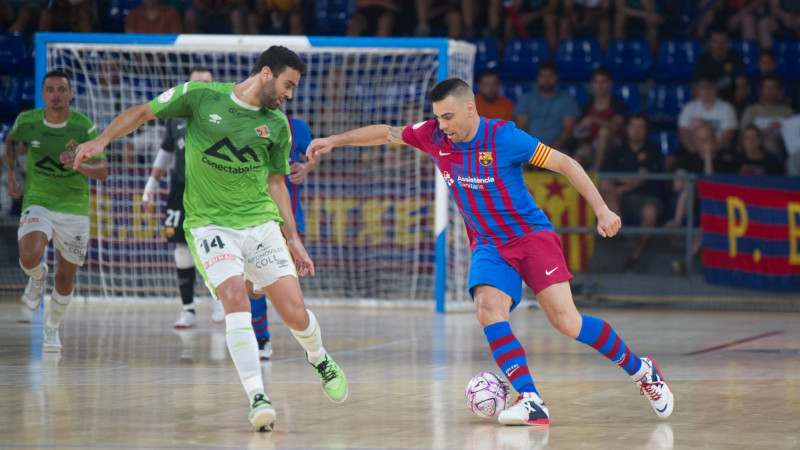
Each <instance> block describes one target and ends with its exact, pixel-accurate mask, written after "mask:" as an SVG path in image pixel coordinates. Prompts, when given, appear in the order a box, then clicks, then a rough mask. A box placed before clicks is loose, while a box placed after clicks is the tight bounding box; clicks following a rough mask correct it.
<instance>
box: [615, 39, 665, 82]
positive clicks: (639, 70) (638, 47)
mask: <svg viewBox="0 0 800 450" xmlns="http://www.w3.org/2000/svg"><path fill="white" fill-rule="evenodd" d="M605 65H606V67H608V69H609V70H611V78H612V79H613V80H614V81H643V80H645V79H646V78H648V77H649V76H650V72H651V71H652V70H653V55H652V54H651V53H650V44H649V43H648V42H647V41H646V40H644V39H631V40H614V41H611V44H610V45H609V46H608V50H607V51H606V62H605Z"/></svg>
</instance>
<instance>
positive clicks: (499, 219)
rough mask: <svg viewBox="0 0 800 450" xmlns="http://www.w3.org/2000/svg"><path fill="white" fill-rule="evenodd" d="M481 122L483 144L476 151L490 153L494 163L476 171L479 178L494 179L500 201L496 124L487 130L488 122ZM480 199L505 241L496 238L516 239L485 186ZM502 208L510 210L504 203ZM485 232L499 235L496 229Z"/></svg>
mask: <svg viewBox="0 0 800 450" xmlns="http://www.w3.org/2000/svg"><path fill="white" fill-rule="evenodd" d="M483 121H484V126H483V142H481V143H480V145H481V148H478V149H476V150H478V151H479V152H481V151H483V152H487V153H491V155H492V161H494V162H493V163H492V164H491V165H490V166H483V165H482V164H479V165H478V171H479V172H480V176H481V178H489V177H493V178H494V182H495V187H496V192H497V193H498V194H500V196H501V199H502V193H501V192H500V187H501V183H500V178H499V177H498V176H497V164H496V163H497V158H496V157H497V152H496V149H495V148H494V145H493V144H494V136H495V134H496V133H497V124H495V125H494V126H492V129H491V130H489V126H488V125H489V124H488V123H487V122H488V120H486V119H485V118H484V119H483ZM490 132H491V135H489V133H490ZM490 143H491V144H492V146H491V148H490V147H489V145H490ZM490 170H491V173H490V172H489V171H490ZM481 198H482V199H483V203H484V204H485V205H486V210H487V211H488V212H489V216H490V217H492V218H493V219H495V223H496V224H497V227H499V228H500V229H501V230H503V233H505V239H503V238H502V237H501V236H498V237H499V238H501V239H503V240H509V239H512V238H514V237H516V235H517V234H516V233H514V229H513V228H512V227H511V225H509V224H508V223H507V222H506V220H505V218H504V217H503V215H502V214H501V213H500V211H499V210H498V208H497V205H495V199H494V197H493V196H492V190H491V189H488V186H487V189H484V190H483V192H482V193H481ZM503 206H505V207H506V209H509V210H510V208H508V205H506V204H505V203H504V205H503ZM486 231H487V234H488V233H492V234H497V235H499V234H500V233H498V232H497V231H498V230H497V229H496V228H495V229H490V230H486Z"/></svg>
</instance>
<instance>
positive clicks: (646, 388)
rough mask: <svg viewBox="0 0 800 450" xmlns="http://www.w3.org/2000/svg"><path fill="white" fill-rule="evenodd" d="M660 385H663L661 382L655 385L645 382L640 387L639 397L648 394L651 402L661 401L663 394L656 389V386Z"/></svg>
mask: <svg viewBox="0 0 800 450" xmlns="http://www.w3.org/2000/svg"><path fill="white" fill-rule="evenodd" d="M660 385H661V382H660V381H659V382H655V383H648V382H643V383H642V385H641V386H640V387H639V395H644V394H645V393H647V397H648V398H649V399H650V400H651V401H657V400H661V392H659V391H658V389H656V386H660Z"/></svg>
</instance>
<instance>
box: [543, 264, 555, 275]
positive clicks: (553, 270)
mask: <svg viewBox="0 0 800 450" xmlns="http://www.w3.org/2000/svg"><path fill="white" fill-rule="evenodd" d="M556 269H558V266H556V267H554V268H552V269H550V270H545V271H544V274H545V275H547V276H550V274H551V273H553V272H555V271H556Z"/></svg>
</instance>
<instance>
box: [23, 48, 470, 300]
mask: <svg viewBox="0 0 800 450" xmlns="http://www.w3.org/2000/svg"><path fill="white" fill-rule="evenodd" d="M276 44H278V45H285V46H287V47H289V48H291V49H292V50H294V51H295V52H297V53H298V54H299V55H300V56H301V57H302V58H303V60H304V61H305V62H306V64H307V72H306V73H305V75H303V77H302V78H301V81H300V84H299V86H298V87H297V88H296V89H295V91H294V98H293V99H292V100H291V101H289V102H287V104H286V105H285V111H286V113H287V114H288V115H291V116H294V117H297V118H300V119H303V120H305V121H306V122H307V123H308V125H309V127H310V129H311V133H312V136H313V137H321V136H327V135H329V134H332V133H340V132H344V131H346V130H349V129H352V128H356V127H360V126H364V125H369V124H374V123H385V124H389V125H394V126H399V125H410V124H414V123H416V122H420V121H422V120H426V119H429V118H432V117H433V115H432V113H431V111H430V107H429V106H428V104H427V93H428V91H429V90H430V89H431V88H432V87H433V85H434V84H435V83H436V82H438V81H440V80H442V79H445V78H448V77H459V78H462V79H465V80H467V81H468V82H471V81H472V73H473V62H474V47H473V46H472V45H471V44H468V43H464V42H458V41H448V40H445V39H402V38H397V39H374V38H311V37H309V38H305V37H281V36H269V37H244V36H197V35H191V36H188V35H179V36H142V35H84V34H53V33H49V34H48V33H45V34H39V35H37V48H36V58H37V72H36V73H37V77H39V80H37V86H38V85H40V83H39V81H40V80H41V77H42V75H43V74H44V72H46V71H49V70H55V69H57V70H63V71H65V72H67V73H68V74H69V76H70V77H71V81H72V85H73V91H74V101H73V108H75V109H77V110H79V111H81V112H83V113H85V114H86V115H88V116H89V117H90V118H91V119H92V120H94V122H95V123H96V124H97V126H98V129H99V130H101V131H102V130H103V129H105V128H106V127H107V126H108V124H109V123H110V122H111V120H113V118H114V117H115V116H116V115H117V114H119V113H120V112H121V111H123V110H125V109H126V108H129V107H131V106H133V105H136V104H140V103H143V102H146V101H149V100H150V99H152V98H154V97H156V96H158V95H159V94H160V93H161V92H162V91H164V90H166V89H168V88H170V87H172V86H175V85H178V84H181V83H183V82H185V81H186V80H187V79H188V77H189V72H190V70H191V69H192V68H193V67H195V66H204V67H207V68H209V69H210V70H211V71H212V73H213V75H214V79H215V81H223V82H230V81H240V80H242V79H244V78H246V77H247V76H248V74H249V72H250V70H251V68H252V67H253V65H254V62H255V59H256V57H257V56H258V54H259V53H260V52H262V51H263V50H265V49H266V48H267V47H269V46H270V45H276ZM37 98H38V97H37ZM163 133H164V123H163V122H161V121H155V122H151V123H149V124H147V125H145V126H143V127H142V128H140V129H139V130H138V131H136V132H135V133H133V134H131V135H128V136H126V137H124V138H121V139H119V140H117V141H116V142H114V143H113V144H112V145H111V146H109V147H108V148H107V149H106V154H107V157H108V161H109V166H110V170H111V176H110V177H109V178H108V180H106V181H105V182H102V183H95V182H92V196H91V211H92V229H91V237H92V240H91V244H90V249H89V252H88V256H87V259H86V263H85V265H84V267H83V268H82V269H81V270H80V271H79V275H78V279H77V283H76V293H78V294H80V295H85V296H108V297H111V296H113V297H126V298H127V297H129V298H137V297H162V296H163V297H174V296H176V295H177V288H176V275H175V266H174V262H173V257H172V250H171V248H170V246H169V245H168V244H167V243H166V241H165V239H164V229H163V226H162V222H163V214H164V207H165V203H166V196H167V195H166V194H167V192H168V186H169V177H164V178H163V179H162V182H161V185H160V189H159V196H158V202H157V208H156V212H155V213H153V214H151V213H147V212H144V211H143V210H142V206H141V196H142V191H143V188H144V184H145V182H146V180H147V177H148V174H149V171H150V168H151V166H152V161H153V158H154V156H155V154H156V153H157V151H158V149H159V147H160V143H161V137H162V135H163ZM392 147H394V146H392V145H383V146H374V147H343V148H341V149H338V150H337V151H336V152H334V153H332V154H331V155H326V156H325V158H324V160H323V162H322V164H321V165H320V166H319V167H318V168H317V169H316V170H315V171H314V172H313V173H311V174H310V175H308V176H307V177H306V180H305V181H304V182H303V184H302V191H301V192H302V193H301V203H302V205H303V208H304V212H305V221H306V230H305V233H304V244H305V246H306V249H307V250H308V252H309V254H310V256H311V258H312V259H313V260H314V262H315V265H316V272H317V275H316V276H315V277H303V278H302V279H301V283H302V286H303V289H304V294H305V296H306V297H309V298H318V299H348V298H349V299H359V300H363V299H375V300H376V301H378V302H391V301H397V300H431V299H433V298H434V297H436V298H437V307H441V308H443V306H442V305H441V303H442V302H443V301H444V299H445V298H447V301H448V302H451V301H454V302H459V301H463V300H464V299H465V297H466V295H465V294H466V273H467V260H468V256H469V248H468V243H467V242H466V237H465V232H464V229H463V223H462V221H461V218H460V217H459V216H458V213H457V211H456V209H455V206H454V205H453V204H452V202H451V201H446V200H443V199H444V198H446V195H447V194H446V190H445V189H443V186H440V193H439V194H438V195H439V200H438V201H439V202H440V203H439V204H440V205H442V206H438V208H439V209H440V215H439V219H438V220H439V223H438V224H437V223H436V220H435V217H436V214H435V211H436V209H437V179H440V176H439V175H438V172H437V171H436V169H435V166H434V165H433V162H432V161H431V160H430V158H429V157H428V156H427V155H425V154H424V153H422V152H419V151H416V150H413V149H400V148H392ZM438 183H440V182H438ZM440 184H443V183H440ZM241 201H244V202H246V201H248V199H246V198H243V199H241ZM442 208H445V209H447V210H449V214H441V212H442ZM437 255H438V256H439V257H438V258H437ZM443 256H444V257H443ZM49 258H50V263H51V264H52V254H51V255H50V256H49ZM437 264H439V265H440V267H438V268H437ZM445 265H446V269H444V270H443V268H444V267H445ZM437 273H438V276H439V277H440V278H439V281H438V283H437ZM442 276H444V277H443V278H441V277H442ZM198 278H199V277H198ZM437 287H438V291H437ZM197 288H198V290H204V287H203V286H202V285H201V283H200V282H198V286H197Z"/></svg>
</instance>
